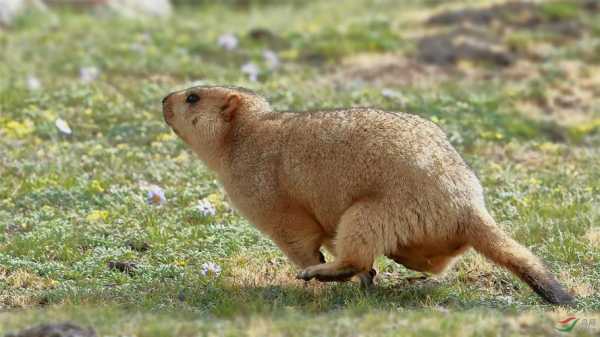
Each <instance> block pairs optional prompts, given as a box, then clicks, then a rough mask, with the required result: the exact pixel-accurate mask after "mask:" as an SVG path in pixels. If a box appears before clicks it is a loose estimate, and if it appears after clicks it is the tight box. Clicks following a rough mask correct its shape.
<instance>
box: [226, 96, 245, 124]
mask: <svg viewBox="0 0 600 337" xmlns="http://www.w3.org/2000/svg"><path fill="white" fill-rule="evenodd" d="M241 101H242V98H241V97H240V95H238V94H229V95H228V96H227V100H226V102H225V105H223V107H221V116H222V117H223V119H224V120H225V121H226V122H231V120H233V118H235V114H236V113H237V111H238V108H239V107H240V103H241Z"/></svg>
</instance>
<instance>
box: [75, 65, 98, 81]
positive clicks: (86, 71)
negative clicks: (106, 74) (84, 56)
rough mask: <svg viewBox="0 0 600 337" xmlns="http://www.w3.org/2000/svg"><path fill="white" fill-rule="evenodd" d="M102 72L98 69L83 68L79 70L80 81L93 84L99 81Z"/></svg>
mask: <svg viewBox="0 0 600 337" xmlns="http://www.w3.org/2000/svg"><path fill="white" fill-rule="evenodd" d="M98 76H100V70H99V69H98V68H96V67H82V68H80V69H79V79H80V80H81V81H82V82H83V83H91V82H94V81H95V80H97V79H98Z"/></svg>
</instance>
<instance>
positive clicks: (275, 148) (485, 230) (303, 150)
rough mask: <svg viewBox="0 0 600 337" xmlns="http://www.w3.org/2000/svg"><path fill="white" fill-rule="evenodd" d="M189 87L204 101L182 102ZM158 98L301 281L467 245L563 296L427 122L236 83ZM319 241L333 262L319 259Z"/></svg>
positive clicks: (423, 263) (437, 265) (446, 260)
mask: <svg viewBox="0 0 600 337" xmlns="http://www.w3.org/2000/svg"><path fill="white" fill-rule="evenodd" d="M192 93H193V94H196V95H198V97H200V100H199V101H198V102H195V103H192V104H190V103H186V98H187V97H188V95H190V94H192ZM163 102H164V114H165V119H166V120H167V122H168V123H169V124H170V125H171V126H172V128H173V130H175V132H176V133H177V134H178V135H180V136H181V138H182V139H183V140H184V141H185V142H186V143H188V144H189V145H190V146H191V147H192V149H193V150H194V152H195V153H196V154H197V155H198V156H199V157H200V158H201V159H202V160H203V161H204V162H205V163H206V164H207V165H208V167H209V168H210V169H212V170H214V171H215V172H216V174H217V175H218V177H219V179H220V180H221V181H222V183H223V185H224V187H225V189H226V191H227V193H228V194H229V196H230V198H231V200H232V201H233V203H234V205H235V206H236V208H237V209H238V210H239V211H240V212H241V213H242V214H243V215H244V216H245V217H247V218H248V219H249V220H250V221H251V222H252V223H254V224H255V225H256V226H257V227H258V228H259V229H260V230H261V231H262V232H264V233H265V234H267V235H268V236H269V237H270V238H271V239H272V240H273V241H274V242H275V243H276V244H277V245H278V246H279V247H280V248H281V250H282V251H283V252H284V253H285V254H286V255H287V256H288V257H289V259H290V260H291V261H292V262H294V263H295V264H296V265H297V266H298V267H300V268H302V269H303V270H302V271H301V272H300V273H299V277H300V278H302V279H305V280H309V279H311V278H317V279H319V280H322V281H331V280H345V279H348V278H349V277H351V276H353V275H356V274H361V275H366V274H367V273H368V272H369V270H370V269H371V268H372V265H373V262H374V259H375V258H376V257H377V256H381V255H385V256H388V257H390V258H392V259H394V260H395V261H396V262H398V263H401V264H403V265H405V266H406V267H408V268H411V269H414V270H418V271H426V272H433V273H439V272H441V271H443V270H444V269H445V268H446V267H447V266H448V265H449V264H450V263H451V262H452V261H453V260H454V258H455V257H457V256H459V255H460V254H462V253H463V252H464V251H465V250H466V249H467V248H469V247H471V246H474V247H475V248H476V249H477V250H478V251H479V252H481V253H483V254H484V255H486V256H487V257H488V258H490V259H491V260H493V261H494V262H496V263H498V264H500V265H503V266H505V267H507V268H508V269H510V270H511V271H513V272H514V273H515V274H517V275H518V276H519V277H521V278H522V279H523V280H524V281H526V282H527V283H528V284H530V286H532V288H534V290H536V291H537V292H538V293H540V294H541V295H542V296H543V297H544V298H546V300H548V301H550V302H554V303H563V302H568V301H569V300H570V297H569V295H568V294H566V293H565V292H564V291H563V290H562V288H561V287H560V285H558V283H556V281H555V280H554V278H553V276H552V275H551V274H550V273H548V272H547V271H546V269H545V267H544V266H543V264H542V263H541V262H539V261H538V260H537V258H535V257H534V256H533V255H532V254H531V253H530V252H529V251H528V250H527V249H526V248H524V247H522V246H520V245H519V244H517V243H516V242H515V241H513V240H512V239H510V238H509V237H508V236H506V234H504V233H502V231H501V230H500V229H499V228H498V227H497V226H496V225H495V223H494V221H493V219H492V218H491V217H490V216H489V214H488V212H487V210H486V208H485V204H484V199H483V191H482V188H481V185H480V184H479V181H478V179H477V177H476V176H475V175H474V174H473V172H472V171H471V170H470V169H469V167H468V166H467V165H466V164H465V162H464V161H463V160H462V158H461V157H460V155H459V154H458V153H457V152H456V151H455V149H454V148H453V147H452V146H451V145H450V143H449V142H448V140H447V139H446V136H445V134H444V133H443V132H442V130H441V129H439V128H438V127H437V126H436V125H435V124H433V123H431V122H430V121H427V120H425V119H422V118H420V117H418V116H414V115H410V114H406V113H392V112H385V111H380V110H376V109H369V108H355V109H343V110H333V111H314V112H303V113H293V112H272V111H271V109H270V106H269V104H268V103H267V101H266V100H264V99H263V98H262V97H260V96H258V95H256V94H254V93H252V92H250V91H248V90H245V89H241V88H233V87H194V88H189V89H187V90H183V91H179V92H175V93H172V94H170V95H169V96H167V97H165V100H164V101H163ZM322 246H325V247H327V248H328V250H331V251H332V252H333V253H334V255H335V261H333V262H329V263H320V262H319V257H320V252H319V249H320V248H321V247H322ZM532 279H533V281H532ZM536 282H537V283H536ZM532 283H534V284H533V285H532ZM536 285H539V287H538V289H536ZM548 287H550V288H552V289H546V288H548ZM553 287H554V288H553ZM540 288H543V289H541V290H540Z"/></svg>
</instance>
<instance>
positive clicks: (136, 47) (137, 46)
mask: <svg viewBox="0 0 600 337" xmlns="http://www.w3.org/2000/svg"><path fill="white" fill-rule="evenodd" d="M129 49H130V50H131V51H133V52H135V53H139V54H143V53H144V52H145V51H146V47H144V45H143V44H141V43H138V42H134V43H132V44H130V45H129Z"/></svg>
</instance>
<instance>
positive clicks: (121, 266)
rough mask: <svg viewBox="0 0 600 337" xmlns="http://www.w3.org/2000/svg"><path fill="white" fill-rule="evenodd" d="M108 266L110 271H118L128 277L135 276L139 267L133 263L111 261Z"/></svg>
mask: <svg viewBox="0 0 600 337" xmlns="http://www.w3.org/2000/svg"><path fill="white" fill-rule="evenodd" d="M106 265H107V267H108V269H110V270H117V271H120V272H122V273H125V274H128V275H133V274H134V273H135V271H136V269H137V267H138V266H137V264H135V263H133V262H121V261H109V262H108V263H107V264H106Z"/></svg>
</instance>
